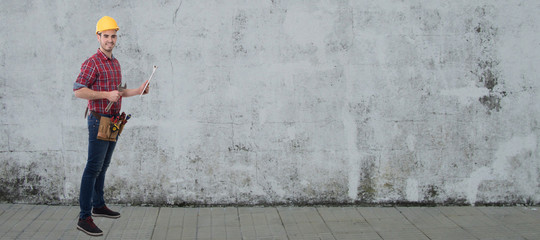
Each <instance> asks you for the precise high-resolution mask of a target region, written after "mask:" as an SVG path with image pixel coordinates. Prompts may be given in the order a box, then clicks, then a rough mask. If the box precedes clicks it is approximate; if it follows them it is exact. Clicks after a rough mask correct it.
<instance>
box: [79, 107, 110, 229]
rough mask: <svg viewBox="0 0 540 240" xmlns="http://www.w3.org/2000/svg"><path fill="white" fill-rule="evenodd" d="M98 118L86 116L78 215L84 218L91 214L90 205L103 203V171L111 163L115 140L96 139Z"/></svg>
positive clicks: (101, 204)
mask: <svg viewBox="0 0 540 240" xmlns="http://www.w3.org/2000/svg"><path fill="white" fill-rule="evenodd" d="M98 130H99V120H98V119H97V118H96V117H94V115H92V114H89V116H88V160H87V162H86V168H85V169H84V173H83V175H82V180H81V190H80V193H79V194H80V195H79V204H80V207H81V212H80V215H79V217H80V218H81V219H84V218H86V217H88V216H91V215H92V213H91V211H92V207H94V208H100V207H103V206H104V205H105V199H103V187H104V182H105V173H106V172H107V168H108V167H109V164H110V163H111V157H112V154H113V152H114V147H115V146H116V142H110V141H103V140H99V139H97V133H98Z"/></svg>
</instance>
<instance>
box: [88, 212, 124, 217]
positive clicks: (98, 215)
mask: <svg viewBox="0 0 540 240" xmlns="http://www.w3.org/2000/svg"><path fill="white" fill-rule="evenodd" d="M92 217H106V218H120V215H118V216H111V215H107V214H95V213H92Z"/></svg>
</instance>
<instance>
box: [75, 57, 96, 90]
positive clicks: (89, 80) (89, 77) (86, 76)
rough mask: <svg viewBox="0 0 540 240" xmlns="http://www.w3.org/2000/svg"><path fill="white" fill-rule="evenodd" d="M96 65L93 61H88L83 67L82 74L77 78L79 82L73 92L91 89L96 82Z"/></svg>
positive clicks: (76, 81) (76, 82)
mask: <svg viewBox="0 0 540 240" xmlns="http://www.w3.org/2000/svg"><path fill="white" fill-rule="evenodd" d="M96 74H97V71H96V64H95V62H94V61H92V60H91V59H87V60H86V61H84V63H83V64H82V65H81V72H80V73H79V76H77V80H75V83H74V84H73V91H77V90H79V89H81V88H84V87H86V88H91V87H92V85H93V84H94V82H95V81H96Z"/></svg>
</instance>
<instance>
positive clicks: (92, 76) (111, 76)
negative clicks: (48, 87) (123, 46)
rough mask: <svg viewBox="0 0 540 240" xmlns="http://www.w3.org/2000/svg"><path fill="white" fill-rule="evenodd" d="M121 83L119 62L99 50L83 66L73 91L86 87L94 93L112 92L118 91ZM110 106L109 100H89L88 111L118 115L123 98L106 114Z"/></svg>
mask: <svg viewBox="0 0 540 240" xmlns="http://www.w3.org/2000/svg"><path fill="white" fill-rule="evenodd" d="M121 82H122V72H121V70H120V63H119V62H118V60H117V59H116V58H115V57H114V56H112V58H108V57H107V56H106V55H105V54H104V53H102V52H101V50H99V49H98V51H97V53H96V54H94V55H93V56H91V57H90V58H88V59H87V60H86V61H84V63H83V64H82V66H81V72H80V73H79V76H78V77H77V80H76V81H75V83H74V84H73V91H76V90H79V89H81V88H84V87H86V88H89V89H92V90H94V91H99V92H102V91H104V92H110V91H114V90H118V85H119V84H120V83H121ZM108 104H109V100H107V99H97V100H89V101H88V109H90V111H94V112H96V113H101V114H118V113H119V112H120V108H121V106H122V97H120V99H119V100H118V101H117V102H116V103H114V104H113V105H112V107H111V110H109V112H105V108H106V107H107V105H108Z"/></svg>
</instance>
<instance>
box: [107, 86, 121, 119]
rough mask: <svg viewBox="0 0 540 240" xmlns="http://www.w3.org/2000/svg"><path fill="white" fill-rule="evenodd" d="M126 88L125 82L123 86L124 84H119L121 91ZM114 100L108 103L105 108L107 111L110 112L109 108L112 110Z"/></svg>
mask: <svg viewBox="0 0 540 240" xmlns="http://www.w3.org/2000/svg"><path fill="white" fill-rule="evenodd" d="M125 89H126V84H125V83H124V86H123V87H122V84H118V91H119V92H122V91H124V90H125ZM113 103H114V102H109V105H107V107H106V108H105V112H108V111H109V110H111V107H112V105H113Z"/></svg>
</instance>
